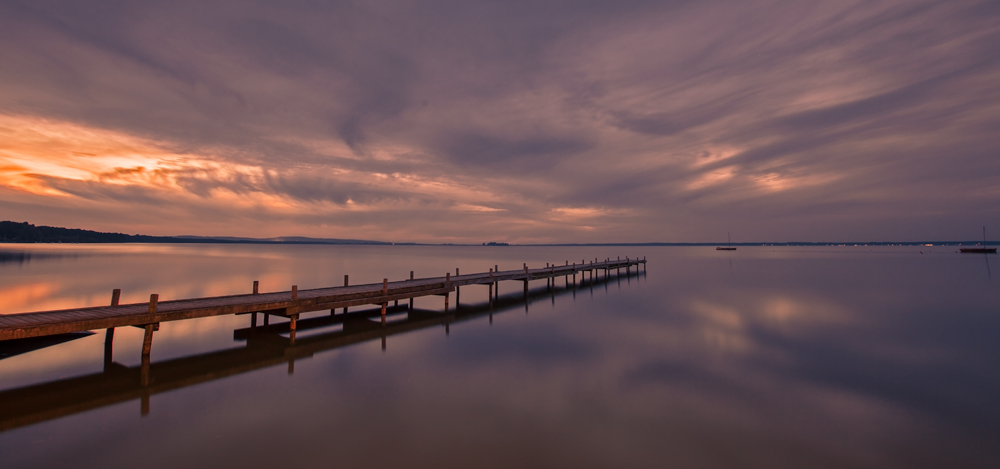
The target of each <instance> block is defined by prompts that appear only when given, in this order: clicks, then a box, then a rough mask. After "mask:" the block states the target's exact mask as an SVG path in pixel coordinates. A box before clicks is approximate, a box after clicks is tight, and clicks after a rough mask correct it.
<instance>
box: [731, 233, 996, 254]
mask: <svg viewBox="0 0 1000 469" xmlns="http://www.w3.org/2000/svg"><path fill="white" fill-rule="evenodd" d="M726 242H727V244H726V247H722V246H718V247H716V248H715V250H716V251H735V250H736V248H734V247H733V240H732V239H730V237H729V232H728V231H727V232H726ZM994 251H996V250H995V249H994Z"/></svg>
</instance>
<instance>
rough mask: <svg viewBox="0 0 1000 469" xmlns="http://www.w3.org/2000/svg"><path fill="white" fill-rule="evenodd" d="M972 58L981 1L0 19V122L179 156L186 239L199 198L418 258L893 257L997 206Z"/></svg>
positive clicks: (128, 13)
mask: <svg viewBox="0 0 1000 469" xmlns="http://www.w3.org/2000/svg"><path fill="white" fill-rule="evenodd" d="M997 43H1000V7H998V6H996V5H995V4H994V2H986V1H956V2H948V3H940V2H932V1H921V2H912V1H880V2H857V3H845V2H810V3H803V2H768V3H764V2H736V1H733V2H669V3H665V2H644V1H633V2H570V1H532V2H527V1H525V2H501V1H496V2H459V1H434V2H407V1H387V2H378V3H373V2H309V1H289V2H281V3H271V2H211V3H204V2H157V3H135V2H102V3H100V4H93V3H89V2H87V3H82V2H64V1H33V2H4V3H3V4H2V5H0V60H2V61H3V63H4V64H5V66H4V67H3V68H2V69H0V114H9V115H16V116H25V115H26V116H37V117H40V118H44V119H50V120H52V121H56V122H69V123H73V124H78V125H82V126H87V127H92V128H95V129H106V130H109V131H114V132H119V133H122V134H127V135H132V136H136V137H138V138H143V139H147V140H148V141H151V142H154V143H155V145H156V146H157V147H158V148H162V149H163V150H164V152H172V153H174V154H177V155H181V156H178V157H174V160H172V161H173V162H172V163H171V166H170V168H169V170H168V173H169V175H170V176H169V177H170V178H172V179H171V180H170V181H171V184H174V185H176V186H177V187H180V188H181V189H183V190H184V191H186V192H187V193H188V194H189V195H192V196H193V197H194V198H193V199H191V200H192V201H193V202H191V203H192V204H196V205H192V206H191V208H190V211H191V214H192V218H193V219H194V218H197V217H198V216H201V215H200V214H203V213H205V210H210V209H208V208H206V207H208V206H211V205H212V204H213V202H212V200H213V197H215V196H216V194H218V193H219V191H224V192H226V193H230V194H234V195H236V196H238V197H242V198H252V197H256V196H258V195H266V196H274V197H279V198H283V199H284V200H289V201H291V202H292V203H302V204H313V205H310V207H312V208H310V209H309V210H313V209H315V206H314V205H315V204H321V203H329V204H333V205H334V206H338V207H346V205H347V204H348V201H351V202H352V203H359V204H368V206H367V207H366V208H364V209H363V210H362V211H361V212H357V213H353V212H352V213H336V214H334V213H333V212H330V213H325V214H324V213H320V214H309V213H308V212H309V210H306V209H303V210H302V211H300V213H298V214H297V215H291V214H283V215H281V216H287V217H292V218H294V219H296V220H307V219H309V220H310V221H303V222H302V223H303V224H304V225H303V226H307V227H309V226H313V225H314V224H315V223H319V222H318V221H316V220H314V219H313V218H314V217H319V219H322V217H324V216H325V217H327V218H329V219H337V220H340V221H343V222H345V223H347V222H351V223H362V224H365V225H366V226H370V227H375V226H378V225H379V224H380V223H391V222H392V220H396V218H395V217H397V216H400V215H399V212H398V211H399V210H402V211H405V212H406V216H412V217H413V219H414V220H421V219H422V220H423V222H422V223H417V224H416V225H413V230H414V233H418V234H416V235H415V237H416V238H428V239H429V238H433V237H437V236H440V234H441V233H443V232H447V231H448V230H456V229H457V230H459V231H461V233H455V234H454V235H456V236H460V237H461V236H465V235H468V236H479V235H478V234H477V231H476V230H479V229H483V227H484V226H486V225H484V223H485V222H487V221H488V222H489V223H494V224H496V225H497V226H504V224H505V223H506V226H514V225H517V226H519V227H521V228H517V229H514V228H510V230H512V231H509V232H508V234H509V236H510V238H509V239H511V240H517V239H520V240H540V239H548V238H552V239H554V237H561V238H566V237H568V238H572V239H573V240H575V241H611V240H623V241H624V240H637V239H633V238H631V237H629V238H628V239H623V238H620V237H619V233H620V231H616V230H614V229H613V228H611V227H614V226H630V227H632V228H633V230H631V231H632V232H634V233H656V234H657V236H659V237H661V239H662V238H669V239H673V240H682V239H693V238H699V237H702V236H704V235H705V234H706V233H711V232H714V231H717V230H718V229H719V221H718V220H720V219H724V220H727V223H730V224H732V225H735V226H736V227H738V228H739V229H740V230H742V231H744V232H745V233H748V234H749V236H750V237H759V238H761V239H769V238H771V237H773V236H775V235H778V234H782V235H783V234H784V233H786V232H795V233H798V234H799V235H801V236H804V237H806V238H808V237H815V236H823V237H827V235H832V236H834V237H838V236H847V237H851V236H855V234H858V235H860V234H865V233H875V234H879V235H882V236H887V237H893V236H896V237H900V236H903V235H904V234H905V232H906V230H905V229H904V228H899V227H900V226H903V225H905V223H904V224H903V225H900V224H888V223H885V224H880V223H879V222H878V221H877V220H879V219H880V217H886V216H887V215H889V214H892V216H896V214H898V213H900V211H901V208H904V207H908V206H914V205H920V206H922V207H923V208H922V212H921V213H920V214H917V215H914V216H913V218H912V219H911V221H910V223H911V225H910V226H917V225H919V226H926V225H928V223H929V222H928V221H927V219H926V218H925V217H927V216H930V215H927V214H928V213H943V211H944V210H946V207H949V206H967V207H983V206H984V205H986V202H984V200H990V198H991V197H1000V189H998V187H1000V168H998V163H996V161H997V158H996V157H995V155H996V154H997V153H998V152H1000V143H997V142H996V139H995V138H993V137H992V135H993V133H995V129H996V128H997V127H998V126H1000V111H997V109H1000V90H998V88H997V86H996V85H995V83H996V82H997V80H998V79H1000V49H998V48H997V47H996V44H997ZM0 130H2V129H0ZM81 151H84V152H85V151H86V150H81ZM185 155H190V156H191V157H192V158H194V157H197V158H198V159H199V160H198V161H199V163H198V164H197V165H195V166H194V167H190V168H185V167H184V164H185V162H184V161H185V160H184V158H187V156H185ZM2 156H3V155H2V154H0V157H2ZM22 161H23V160H22ZM205 162H211V163H212V164H217V165H221V166H223V167H225V166H226V165H235V166H239V167H240V168H238V169H216V170H211V171H210V170H206V169H205V168H204V166H205V165H206V164H208V163H205ZM192 164H194V163H192ZM247 168H249V169H247ZM34 174H37V171H35V173H34ZM37 181H40V183H42V184H45V185H47V186H48V187H51V188H54V189H56V190H60V191H64V192H66V193H68V194H74V195H76V196H79V197H82V198H85V199H88V200H97V199H102V200H104V199H106V198H116V197H118V198H121V200H123V201H127V200H134V201H135V202H136V203H147V204H149V203H153V202H152V201H154V200H160V199H169V198H170V195H169V194H160V195H155V194H154V193H155V187H153V188H150V187H146V186H143V187H139V186H136V187H131V188H129V187H106V188H102V187H100V186H99V183H97V182H94V181H90V182H86V181H84V182H79V181H78V182H73V181H70V180H69V179H64V178H61V176H57V175H50V176H47V177H39V178H37ZM130 181H131V180H130ZM134 181H139V180H138V179H135V180H134ZM105 182H108V183H110V182H111V181H110V180H107V181H105ZM115 183H116V184H125V185H126V186H127V185H128V184H139V182H128V181H125V180H118V181H117V182H115ZM129 191H133V192H129ZM185 200H186V199H185ZM53 203H54V204H57V202H53ZM217 203H219V204H224V203H223V202H217ZM362 212H363V213H362ZM53 213H55V212H53ZM269 213H270V212H269ZM844 213H853V214H854V216H856V217H857V220H858V221H857V223H853V224H852V223H845V222H844V220H842V219H840V218H838V217H840V216H841V215H842V214H844ZM973 213H975V212H974V211H969V212H963V214H962V215H961V216H958V220H959V223H966V224H968V223H971V224H973V225H977V226H978V225H980V224H981V223H982V222H983V221H982V220H979V221H976V220H973V219H972V218H968V219H965V218H963V217H974V215H973ZM247 216H254V217H257V216H264V215H261V214H260V213H255V214H253V215H247ZM267 216H278V215H275V214H273V213H271V214H270V215H267ZM824 216H828V217H830V220H834V219H836V221H830V222H827V223H824V222H823V217H824ZM987 216H994V217H995V216H1000V213H998V212H997V210H996V209H992V210H991V211H990V210H988V215H987ZM296 217H298V218H296ZM449 217H451V218H454V220H452V219H451V218H449ZM446 218H449V219H448V220H447V221H445V219H446ZM918 218H919V220H918ZM461 220H466V223H460V221H461ZM774 220H781V222H780V223H775V222H772V221H774ZM795 220H800V221H804V220H808V222H809V223H810V224H812V225H810V226H815V228H811V229H814V230H815V231H809V230H805V231H803V229H802V228H801V227H802V226H804V225H806V223H797V222H796V221H795ZM938 220H940V223H939V225H941V226H944V225H945V224H952V223H954V222H956V219H955V216H954V215H948V216H944V215H940V216H939V218H938ZM946 222H947V223H946ZM990 223H992V222H990ZM930 224H931V225H933V223H930ZM473 225H475V226H473ZM373 229H374V228H373ZM491 229H492V228H491ZM581 230H584V231H581ZM586 230H589V231H586ZM602 230H606V231H602ZM947 232H948V231H947V230H946V229H942V231H941V233H942V235H943V236H944V237H949V235H947V234H945V233H947ZM310 233H311V234H322V233H315V232H310ZM463 233H464V234H463ZM823 233H825V234H823ZM232 234H239V233H232ZM274 234H295V233H274ZM821 234H822V235H821ZM930 235H931V234H930V233H928V236H930ZM803 239H805V238H803ZM641 240H648V238H644V239H641Z"/></svg>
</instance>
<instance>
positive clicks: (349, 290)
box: [0, 258, 646, 355]
mask: <svg viewBox="0 0 1000 469" xmlns="http://www.w3.org/2000/svg"><path fill="white" fill-rule="evenodd" d="M645 263H646V260H645V258H643V259H629V258H626V259H624V260H622V259H617V260H611V259H607V260H605V261H590V262H581V263H580V264H575V263H574V264H570V263H569V262H568V261H567V263H566V265H560V266H557V265H551V266H547V267H545V268H537V269H529V268H528V267H527V266H526V265H525V267H524V269H523V270H508V271H502V272H494V271H493V269H490V271H489V272H483V273H476V274H467V275H455V276H451V274H450V273H449V274H446V275H445V276H444V277H434V278H422V279H410V280H403V281H393V282H389V281H388V280H386V281H384V282H383V283H381V284H366V285H355V286H343V287H327V288H317V289H310V290H298V289H297V288H296V287H295V286H293V287H292V290H290V291H283V292H275V293H253V294H245V295H232V296H219V297H210V298H192V299H183V300H171V301H162V302H160V301H158V295H155V294H154V295H151V296H150V301H149V303H134V304H126V305H117V304H116V303H117V295H118V292H117V291H116V293H115V296H114V297H113V299H112V305H111V306H97V307H86V308H75V309H65V310H58V311H40V312H30V313H19V314H7V315H0V340H10V339H22V338H29V337H40V336H46V335H54V334H64V333H68V332H80V331H88V330H95V329H107V330H108V331H109V332H108V334H109V339H110V337H111V333H112V331H113V329H114V328H116V327H124V326H138V327H144V328H145V329H146V335H147V340H146V343H144V347H143V354H144V355H148V353H149V352H148V349H149V346H150V345H149V343H150V341H151V340H152V331H154V330H156V328H158V325H159V323H160V322H167V321H180V320H185V319H195V318H204V317H210V316H220V315H227V314H248V313H253V314H254V321H256V313H264V314H268V315H277V316H282V317H287V318H289V319H290V321H291V332H292V334H293V336H292V337H293V340H294V333H295V322H296V320H297V319H298V315H299V314H301V313H306V312H310V311H321V310H326V309H329V310H331V312H332V311H333V310H334V309H336V308H348V307H351V306H359V305H371V304H375V305H382V308H383V311H384V310H385V307H386V305H387V304H388V303H389V302H391V301H398V300H405V299H412V298H417V297H423V296H429V295H442V296H444V297H445V307H446V308H447V306H448V294H449V293H451V292H452V291H455V290H456V289H457V288H458V287H461V286H464V285H490V286H491V287H492V286H493V285H495V284H496V283H497V282H500V281H523V282H525V290H527V288H528V281H531V280H540V279H554V278H557V277H564V276H566V277H568V276H574V277H575V276H576V275H577V274H578V273H581V272H589V273H590V274H591V277H593V275H594V273H595V272H600V271H604V273H605V275H607V274H608V273H609V272H610V271H612V270H620V269H631V268H632V267H633V266H639V265H645ZM456 273H457V272H456ZM411 277H412V273H411ZM346 280H347V279H346V276H345V284H346Z"/></svg>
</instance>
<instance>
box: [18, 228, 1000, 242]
mask: <svg viewBox="0 0 1000 469" xmlns="http://www.w3.org/2000/svg"><path fill="white" fill-rule="evenodd" d="M137 243H149V244H286V245H287V244H310V245H355V246H357V245H361V246H393V245H399V246H466V247H468V246H484V247H496V248H503V247H507V246H521V247H531V246H538V247H559V246H564V247H571V246H721V245H723V244H727V243H710V242H698V243H664V242H650V243H544V244H509V245H508V244H506V243H496V242H490V243H468V244H459V243H414V242H392V241H373V240H363V239H334V238H306V237H279V238H239V237H231V236H218V237H212V236H148V235H138V234H137V235H129V234H124V233H103V232H99V231H90V230H81V229H76V228H60V227H53V226H43V225H39V226H35V225H32V224H29V223H27V222H13V221H0V244H7V245H18V244H137ZM730 245H732V246H737V247H751V246H831V247H832V246H842V247H843V246H850V247H855V246H859V247H863V246H927V247H933V246H975V245H986V246H997V245H1000V241H986V242H985V243H983V242H982V241H865V242H856V241H852V242H832V241H823V242H812V241H785V242H755V243H731V244H730Z"/></svg>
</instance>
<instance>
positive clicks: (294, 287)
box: [292, 285, 299, 301]
mask: <svg viewBox="0 0 1000 469" xmlns="http://www.w3.org/2000/svg"><path fill="white" fill-rule="evenodd" d="M298 299H299V286H298V285H292V301H296V300H298Z"/></svg>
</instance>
